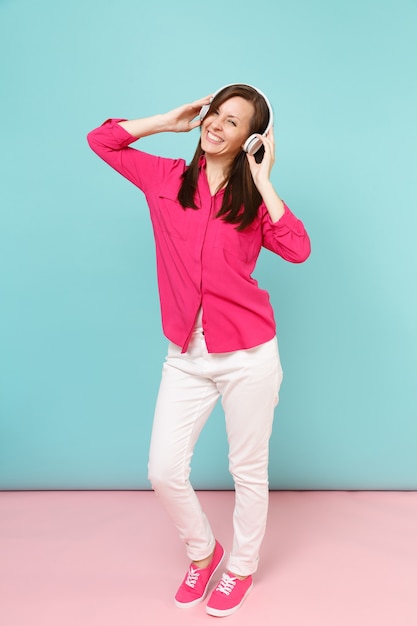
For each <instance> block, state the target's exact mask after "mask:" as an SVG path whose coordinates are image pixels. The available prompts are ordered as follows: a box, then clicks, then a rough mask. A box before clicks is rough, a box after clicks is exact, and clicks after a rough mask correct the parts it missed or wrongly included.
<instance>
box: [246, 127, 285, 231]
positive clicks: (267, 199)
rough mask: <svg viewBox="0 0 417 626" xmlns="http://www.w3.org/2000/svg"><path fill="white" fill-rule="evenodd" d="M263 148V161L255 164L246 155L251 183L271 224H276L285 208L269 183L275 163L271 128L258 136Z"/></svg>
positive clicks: (250, 157)
mask: <svg viewBox="0 0 417 626" xmlns="http://www.w3.org/2000/svg"><path fill="white" fill-rule="evenodd" d="M258 137H259V139H260V140H261V141H262V143H263V146H264V148H265V153H264V156H263V159H262V161H261V162H260V163H257V162H256V160H255V157H254V156H251V155H250V154H247V155H246V156H247V159H248V162H249V167H250V171H251V174H252V178H253V182H254V183H255V185H256V188H257V190H258V191H259V193H260V194H261V196H262V200H263V201H264V203H265V206H266V208H267V210H268V213H269V215H270V217H271V220H272V222H277V221H278V220H279V219H281V217H282V216H283V215H284V212H285V206H284V203H283V201H282V200H281V198H280V197H279V195H278V194H277V192H276V191H275V189H274V187H273V185H272V183H271V181H270V178H269V177H270V174H271V170H272V166H273V165H274V162H275V142H274V131H273V130H272V127H271V128H270V130H269V131H268V132H267V134H266V135H258Z"/></svg>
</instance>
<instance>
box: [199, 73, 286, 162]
mask: <svg viewBox="0 0 417 626" xmlns="http://www.w3.org/2000/svg"><path fill="white" fill-rule="evenodd" d="M234 85H243V86H244V87H250V88H251V89H254V90H255V91H256V92H257V93H258V94H259V95H260V96H261V97H262V98H263V99H264V101H265V103H266V106H267V107H268V111H269V120H268V124H267V126H266V128H265V130H264V132H263V133H262V136H264V135H266V133H267V132H268V131H269V129H270V128H271V126H272V124H273V123H274V113H273V111H272V106H271V103H270V102H269V100H268V98H267V97H266V95H265V94H264V93H263V92H262V91H261V90H260V89H258V88H257V87H254V86H253V85H249V84H248V83H230V84H229V85H223V87H220V89H217V91H215V92H214V94H213V95H212V96H211V98H210V102H209V104H204V105H203V106H202V107H201V110H200V114H199V117H200V120H203V119H204V118H205V116H206V115H207V113H208V110H209V109H210V106H211V103H212V102H213V100H214V98H215V97H216V96H217V95H218V94H219V93H220V92H221V91H223V89H226V88H227V87H233V86H234ZM261 147H262V141H261V140H260V139H259V138H258V137H257V136H256V135H255V134H253V135H251V136H250V137H248V138H247V140H246V141H245V143H244V145H243V150H244V151H245V152H247V153H248V154H251V155H253V154H255V152H258V150H259V148H261Z"/></svg>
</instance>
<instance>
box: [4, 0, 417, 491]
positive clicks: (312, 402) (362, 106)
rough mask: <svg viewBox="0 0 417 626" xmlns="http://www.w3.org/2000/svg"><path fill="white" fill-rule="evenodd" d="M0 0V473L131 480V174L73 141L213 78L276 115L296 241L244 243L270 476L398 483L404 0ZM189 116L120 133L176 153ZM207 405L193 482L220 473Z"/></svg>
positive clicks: (403, 389)
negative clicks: (268, 314) (273, 412)
mask: <svg viewBox="0 0 417 626" xmlns="http://www.w3.org/2000/svg"><path fill="white" fill-rule="evenodd" d="M144 5H145V3H144V2H140V1H138V0H119V1H116V0H113V1H110V0H88V1H84V0H83V1H82V0H73V1H72V2H66V3H59V2H55V1H52V0H39V1H38V2H32V1H29V0H2V1H0V52H1V58H2V63H1V70H0V71H1V91H2V93H1V98H0V107H1V145H2V149H1V155H0V158H1V170H0V172H1V174H0V175H1V179H2V180H1V209H0V211H1V213H0V300H1V302H0V414H1V420H0V481H1V483H0V487H1V488H3V489H44V488H45V489H48V488H57V489H65V488H68V489H72V488H74V489H77V488H98V489H100V488H103V489H107V488H109V489H113V488H115V489H117V488H122V489H124V488H126V489H130V488H148V487H149V485H148V482H147V478H146V465H147V449H148V443H149V436H150V429H151V421H152V413H153V406H154V400H155V396H156V392H157V388H158V383H159V375H160V368H161V363H162V360H163V358H164V355H165V348H166V341H165V339H164V338H163V336H162V333H161V328H160V321H159V303H158V297H157V289H156V279H155V266H154V252H153V242H152V233H151V228H150V224H149V219H148V215H147V209H146V204H145V202H144V199H143V197H142V196H141V195H140V193H139V192H138V191H137V190H136V189H135V188H134V187H133V186H132V185H130V184H129V183H128V182H127V181H125V180H124V179H122V178H121V177H119V176H118V175H117V174H116V173H114V172H113V171H112V170H110V168H108V166H106V165H105V164H104V163H102V162H101V161H99V160H98V159H97V157H96V156H95V155H94V154H93V153H92V152H90V150H89V148H88V146H87V143H86V140H85V135H86V133H87V132H88V131H89V130H90V129H91V128H93V127H95V126H97V125H98V124H100V123H101V122H102V121H103V120H104V119H106V118H108V117H110V116H120V117H140V116H145V115H149V114H152V113H155V112H162V111H165V110H168V109H169V108H172V107H174V106H177V105H179V104H181V103H183V102H186V101H190V100H194V99H196V98H198V97H201V96H203V95H205V94H207V93H209V92H211V91H214V90H215V89H216V88H218V87H219V86H221V85H224V84H226V83H230V82H249V83H253V84H255V85H257V86H258V87H259V88H261V89H262V90H263V91H265V92H266V93H267V94H268V96H269V97H270V99H271V101H272V103H273V105H274V109H275V115H276V120H277V121H276V136H277V161H276V165H275V168H274V171H273V180H274V183H275V185H276V187H277V189H278V190H279V192H280V194H281V195H282V196H283V197H284V199H285V200H286V201H287V202H288V204H289V205H290V206H291V207H292V208H293V210H294V211H295V213H296V214H298V215H299V216H300V217H301V218H302V219H303V220H304V222H305V224H306V226H307V228H308V230H309V232H310V234H311V238H312V242H313V254H312V256H311V258H310V259H309V261H308V262H307V263H306V264H304V265H301V266H292V265H290V264H286V263H284V262H283V261H281V260H280V259H279V258H277V257H274V256H273V255H272V254H270V253H268V252H266V251H264V252H263V254H262V255H261V259H260V262H259V266H258V269H257V272H256V277H257V278H258V280H259V282H260V283H261V285H262V286H263V287H264V288H266V289H268V290H269V291H270V294H271V299H272V302H273V304H274V307H275V310H276V316H277V319H278V326H279V341H280V349H281V356H282V361H283V366H284V371H285V378H284V384H283V387H282V393H281V403H280V406H279V408H278V409H277V419H276V423H275V429H274V433H273V437H272V441H271V486H272V487H273V488H290V489H298V488H299V489H349V488H352V489H373V488H376V489H397V488H398V489H415V488H417V454H416V441H417V399H416V374H417V311H416V309H417V306H416V305H417V296H416V282H417V281H416V267H417V252H416V245H415V231H416V226H417V217H416V214H417V211H416V208H417V200H416V198H417V185H416V180H417V167H416V166H417V158H416V146H417V129H416V111H417V84H416V83H417V81H416V65H417V38H416V32H417V4H416V3H415V2H412V1H411V0H360V1H359V0H356V1H355V0H354V1H353V2H352V1H350V2H349V1H347V0H345V1H343V2H331V1H330V0H294V1H293V2H288V1H287V0H286V1H285V2H284V1H283V0H276V1H275V2H273V3H271V1H270V0H259V1H258V2H256V3H255V2H248V3H247V4H245V3H244V2H242V1H241V0H239V1H238V0H231V1H230V2H223V1H222V0H212V1H211V2H210V3H208V4H206V5H204V7H203V8H202V9H201V8H200V7H201V6H202V5H200V4H198V3H197V4H196V3H195V2H191V1H190V0H182V1H181V0H180V1H179V2H178V3H173V2H171V1H169V0H160V1H159V2H158V1H156V2H153V3H149V6H144ZM197 138H198V131H193V133H191V134H189V135H181V136H177V135H159V136H155V137H150V138H146V139H144V140H143V143H142V145H143V147H144V148H145V149H147V150H149V151H154V152H156V153H160V154H163V155H165V156H183V157H185V158H187V159H188V158H190V157H191V155H192V153H193V151H194V146H195V143H196V141H197ZM222 419H223V418H222V414H221V411H220V410H216V411H215V413H214V414H213V416H212V419H211V420H210V421H209V423H208V424H207V426H206V428H205V430H204V432H203V435H202V438H201V440H200V441H199V443H198V446H197V450H196V455H195V462H194V467H193V479H194V484H195V485H196V486H197V487H201V488H228V487H230V486H231V481H230V478H229V476H228V472H227V446H226V439H225V434H224V425H223V422H222Z"/></svg>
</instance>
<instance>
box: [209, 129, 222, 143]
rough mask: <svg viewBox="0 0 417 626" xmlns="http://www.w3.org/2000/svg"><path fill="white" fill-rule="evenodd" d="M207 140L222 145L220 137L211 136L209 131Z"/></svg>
mask: <svg viewBox="0 0 417 626" xmlns="http://www.w3.org/2000/svg"><path fill="white" fill-rule="evenodd" d="M207 138H208V140H209V141H212V142H213V143H223V139H220V137H217V135H213V133H211V132H210V131H209V130H208V131H207Z"/></svg>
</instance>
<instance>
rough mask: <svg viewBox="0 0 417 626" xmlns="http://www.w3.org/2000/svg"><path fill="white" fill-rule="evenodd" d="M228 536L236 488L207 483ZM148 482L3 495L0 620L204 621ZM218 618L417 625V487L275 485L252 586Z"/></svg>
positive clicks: (302, 624) (43, 625)
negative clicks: (126, 487)
mask: <svg viewBox="0 0 417 626" xmlns="http://www.w3.org/2000/svg"><path fill="white" fill-rule="evenodd" d="M200 496H201V500H202V502H203V506H204V507H205V509H206V511H207V513H208V515H209V517H210V518H211V521H212V525H213V528H214V530H215V532H216V534H217V536H218V538H219V539H220V540H222V541H223V543H224V544H225V546H226V548H228V547H230V542H231V525H230V520H231V513H232V507H233V493H232V492H200ZM187 565H188V561H187V559H186V557H185V555H184V552H183V549H182V546H181V544H180V543H179V540H178V539H177V536H176V533H175V531H174V530H173V529H172V528H171V525H170V522H169V521H168V519H167V518H166V516H165V514H164V513H163V512H162V510H161V508H160V504H159V502H158V501H157V499H156V497H155V496H154V494H152V493H151V492H146V491H145V492H131V491H119V492H111V491H109V492H106V491H104V492H2V493H0V626H69V625H70V624H71V626H87V625H88V626H110V625H111V626H116V625H117V626H125V625H126V626H130V625H135V626H142V625H146V626H148V625H149V626H152V625H159V624H162V625H164V626H176V625H177V624H178V625H179V624H181V625H182V626H188V625H190V626H191V625H192V626H198V624H207V625H208V624H210V622H211V623H214V622H216V621H217V622H218V621H219V619H218V618H213V617H209V616H208V615H206V613H205V611H204V605H200V606H197V607H194V608H192V609H188V610H184V609H183V610H181V609H177V608H176V607H175V606H174V604H173V601H172V596H173V593H174V592H175V591H176V587H177V585H178V583H179V582H180V579H181V578H182V576H183V574H184V573H185V569H186V567H187ZM222 623H225V624H226V623H227V624H230V625H232V624H239V625H241V626H249V625H251V626H254V625H255V626H260V625H261V624H263V625H273V626H279V625H281V624H282V625H283V626H284V625H285V626H345V625H346V626H374V625H375V626H417V493H415V492H395V493H393V492H272V493H271V507H270V517H269V526H268V532H267V536H266V539H265V542H264V545H263V551H262V559H261V565H260V567H259V570H258V573H257V575H256V578H255V586H254V589H253V591H252V593H251V595H250V596H249V597H248V599H247V601H246V603H245V604H244V605H243V607H242V608H241V609H240V610H239V611H238V612H237V613H236V614H235V615H232V616H230V617H227V618H223V620H222Z"/></svg>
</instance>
